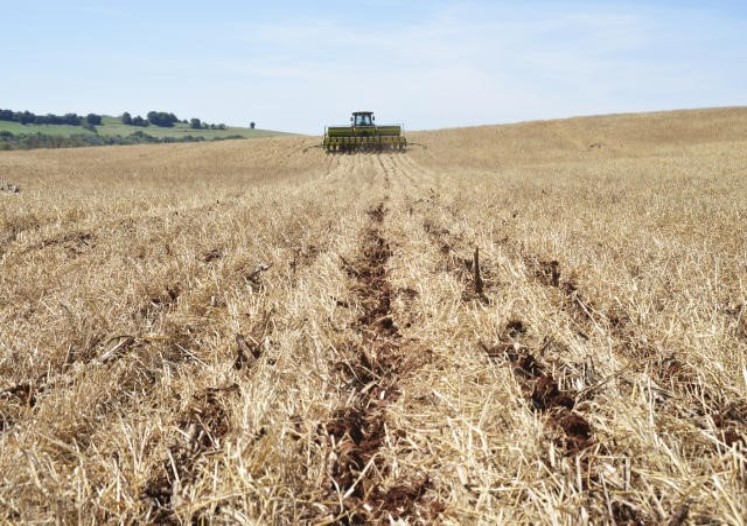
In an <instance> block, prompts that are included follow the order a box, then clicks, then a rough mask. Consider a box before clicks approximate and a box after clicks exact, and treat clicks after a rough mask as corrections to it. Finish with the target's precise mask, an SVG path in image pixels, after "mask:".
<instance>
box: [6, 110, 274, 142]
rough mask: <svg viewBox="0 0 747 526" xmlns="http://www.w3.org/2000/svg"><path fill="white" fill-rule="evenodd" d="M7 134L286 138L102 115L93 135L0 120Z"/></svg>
mask: <svg viewBox="0 0 747 526" xmlns="http://www.w3.org/2000/svg"><path fill="white" fill-rule="evenodd" d="M2 131H7V132H10V133H12V134H14V135H21V134H34V133H42V134H47V135H54V136H63V137H69V136H71V135H92V134H94V133H98V134H99V135H101V136H106V137H113V136H122V137H125V136H127V135H130V134H132V133H136V132H142V133H147V134H148V135H151V136H153V137H158V138H163V137H173V138H177V139H178V138H181V137H185V136H188V135H191V136H192V137H203V138H205V139H207V140H209V139H213V138H221V137H230V136H236V135H239V136H241V137H246V138H259V137H272V136H275V135H286V134H285V133H283V132H276V131H270V130H257V129H255V130H252V129H249V128H237V127H227V128H226V129H225V130H193V129H191V128H190V127H189V125H187V124H182V123H178V124H176V125H175V126H174V127H173V128H160V127H158V126H153V125H151V126H148V127H145V128H143V127H139V126H126V125H124V124H122V121H121V120H120V119H119V118H117V117H108V116H104V117H103V118H102V123H101V125H100V126H96V132H92V131H90V130H87V129H85V128H83V127H82V126H66V125H59V126H58V125H44V124H25V125H24V124H21V123H18V122H8V121H0V132H2Z"/></svg>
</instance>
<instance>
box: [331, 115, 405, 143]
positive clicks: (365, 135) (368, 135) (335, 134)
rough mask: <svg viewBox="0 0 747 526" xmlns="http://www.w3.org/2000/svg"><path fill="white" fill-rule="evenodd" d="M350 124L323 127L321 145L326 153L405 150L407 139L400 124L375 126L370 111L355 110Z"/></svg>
mask: <svg viewBox="0 0 747 526" xmlns="http://www.w3.org/2000/svg"><path fill="white" fill-rule="evenodd" d="M350 124H351V125H350V126H328V127H326V128H325V129H324V142H323V143H322V147H323V148H324V150H325V151H326V152H327V153H353V152H383V151H399V152H403V151H405V148H406V147H407V139H405V136H404V135H402V126H399V125H387V126H377V125H376V118H375V117H374V115H373V112H371V111H355V112H353V116H352V117H350Z"/></svg>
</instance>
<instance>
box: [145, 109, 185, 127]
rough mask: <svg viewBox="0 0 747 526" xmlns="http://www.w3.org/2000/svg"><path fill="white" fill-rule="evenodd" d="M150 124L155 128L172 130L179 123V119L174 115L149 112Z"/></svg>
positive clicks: (162, 112)
mask: <svg viewBox="0 0 747 526" xmlns="http://www.w3.org/2000/svg"><path fill="white" fill-rule="evenodd" d="M147 118H148V122H149V123H151V124H153V125H154V126H160V127H161V128H171V127H173V126H174V124H175V123H177V122H179V119H178V118H177V116H176V115H174V114H173V113H166V112H165V111H149V112H148V115H147Z"/></svg>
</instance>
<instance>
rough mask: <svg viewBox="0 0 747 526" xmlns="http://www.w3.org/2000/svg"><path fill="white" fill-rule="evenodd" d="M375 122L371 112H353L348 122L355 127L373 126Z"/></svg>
mask: <svg viewBox="0 0 747 526" xmlns="http://www.w3.org/2000/svg"><path fill="white" fill-rule="evenodd" d="M375 120H376V119H375V118H374V116H373V112H371V111H355V112H353V116H352V117H350V122H352V123H353V126H355V127H358V126H373V125H374V121H375Z"/></svg>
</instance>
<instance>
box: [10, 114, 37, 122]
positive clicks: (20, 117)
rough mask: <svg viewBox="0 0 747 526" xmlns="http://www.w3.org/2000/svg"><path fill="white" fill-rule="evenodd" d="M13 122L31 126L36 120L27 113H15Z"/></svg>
mask: <svg viewBox="0 0 747 526" xmlns="http://www.w3.org/2000/svg"><path fill="white" fill-rule="evenodd" d="M15 120H16V121H17V122H20V123H21V124H33V123H34V121H35V120H36V115H34V114H33V113H31V112H29V111H24V112H20V111H19V112H17V113H16V118H15Z"/></svg>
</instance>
